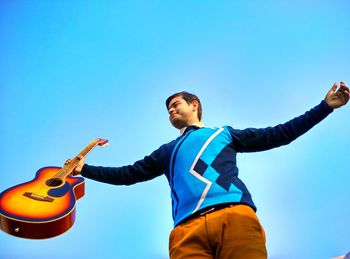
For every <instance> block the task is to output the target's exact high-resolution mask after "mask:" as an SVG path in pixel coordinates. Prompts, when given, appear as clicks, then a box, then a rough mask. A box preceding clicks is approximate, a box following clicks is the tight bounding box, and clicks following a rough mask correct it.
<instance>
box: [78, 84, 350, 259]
mask: <svg viewBox="0 0 350 259" xmlns="http://www.w3.org/2000/svg"><path fill="white" fill-rule="evenodd" d="M337 88H338V85H337V83H335V84H334V85H333V87H332V88H331V89H330V90H329V91H328V93H327V95H326V97H325V99H324V100H323V101H322V102H321V103H320V104H319V105H317V106H316V107H314V108H313V109H311V110H310V111H308V112H306V113H305V114H304V115H301V116H299V117H297V118H294V119H292V120H290V121H288V122H286V123H284V124H280V125H277V126H275V127H268V128H263V129H254V128H248V129H244V130H238V129H233V128H232V127H230V126H224V127H220V128H207V127H204V125H203V124H202V123H201V116H202V107H201V103H200V100H199V99H198V97H197V96H195V95H193V94H190V93H187V92H180V93H176V94H174V95H172V96H170V97H169V98H168V99H167V100H166V106H167V109H168V112H169V119H170V122H171V124H172V125H173V126H174V127H175V128H177V129H179V130H180V133H181V135H180V136H179V137H178V138H177V139H175V140H173V141H171V142H169V143H167V144H164V145H162V146H161V147H160V148H159V149H157V150H156V151H154V152H153V153H152V154H150V155H149V156H146V157H145V158H144V159H142V160H139V161H137V162H135V163H134V164H133V165H128V166H122V167H96V166H90V165H87V164H84V160H83V158H79V159H80V162H79V164H78V166H77V167H76V168H75V170H74V174H81V175H82V176H84V177H87V178H90V179H94V180H97V181H101V182H105V183H111V184H117V185H121V184H123V185H130V184H134V183H136V182H141V181H146V180H150V179H152V178H154V177H156V176H159V175H161V174H165V176H166V177H167V179H168V181H169V185H170V188H171V198H172V212H173V219H174V226H175V227H174V229H173V230H172V232H171V234H170V241H169V254H170V258H172V259H177V258H191V259H192V258H220V259H221V258H222V259H226V258H227V259H228V258H230V259H234V258H245V259H246V258H267V252H266V246H265V241H266V240H265V233H264V230H263V228H262V226H261V224H260V222H259V220H258V218H257V216H256V214H255V211H256V207H255V205H254V203H253V200H252V198H251V195H250V193H249V191H248V190H247V188H246V186H245V185H244V183H243V182H242V181H241V180H240V179H239V178H238V168H237V165H236V154H237V152H256V151H263V150H268V149H271V148H275V147H278V146H281V145H285V144H288V143H290V142H291V141H293V140H295V139H296V138H297V137H299V136H300V135H302V134H304V133H305V132H307V131H308V130H309V129H311V128H312V127H313V126H314V125H316V124H317V123H319V122H320V121H321V120H323V119H324V118H326V117H327V116H328V115H329V114H330V113H331V112H332V111H333V109H335V108H338V107H341V106H343V105H345V104H346V103H347V102H348V100H349V88H348V87H347V86H346V85H345V83H343V82H341V83H340V87H339V89H338V90H337Z"/></svg>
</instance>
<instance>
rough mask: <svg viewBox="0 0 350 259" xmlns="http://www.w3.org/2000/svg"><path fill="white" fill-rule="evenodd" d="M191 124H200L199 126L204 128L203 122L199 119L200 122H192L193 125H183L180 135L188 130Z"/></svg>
mask: <svg viewBox="0 0 350 259" xmlns="http://www.w3.org/2000/svg"><path fill="white" fill-rule="evenodd" d="M190 126H198V127H200V128H203V127H204V124H203V122H201V121H198V122H195V123H193V124H191V125H189V126H187V127H183V128H182V129H180V135H182V134H183V133H184V132H185V130H186V129H187V128H188V127H190Z"/></svg>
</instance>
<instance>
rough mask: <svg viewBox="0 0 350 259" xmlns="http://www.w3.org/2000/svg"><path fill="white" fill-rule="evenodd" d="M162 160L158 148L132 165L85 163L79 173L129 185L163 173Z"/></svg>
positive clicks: (87, 176)
mask: <svg viewBox="0 0 350 259" xmlns="http://www.w3.org/2000/svg"><path fill="white" fill-rule="evenodd" d="M163 162H164V160H163V157H162V151H161V150H160V149H158V150H156V151H154V152H153V153H152V154H150V155H149V156H145V157H144V159H142V160H139V161H137V162H135V163H134V164H133V165H127V166H121V167H103V166H92V165H87V164H85V165H84V166H83V169H82V171H81V175H82V176H84V177H86V178H89V179H92V180H96V181H99V182H104V183H109V184H116V185H131V184H135V183H137V182H143V181H147V180H151V179H153V178H155V177H157V176H160V175H161V174H162V173H163Z"/></svg>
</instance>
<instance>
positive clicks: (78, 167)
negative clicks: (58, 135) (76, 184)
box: [65, 156, 85, 175]
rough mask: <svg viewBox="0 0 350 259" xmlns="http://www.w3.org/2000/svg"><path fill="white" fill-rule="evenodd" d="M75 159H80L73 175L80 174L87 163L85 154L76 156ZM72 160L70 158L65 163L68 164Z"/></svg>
mask: <svg viewBox="0 0 350 259" xmlns="http://www.w3.org/2000/svg"><path fill="white" fill-rule="evenodd" d="M75 159H77V160H78V164H77V166H76V167H75V168H74V170H73V172H72V174H73V175H79V174H80V173H81V170H82V169H83V166H84V164H85V159H84V157H83V156H76V157H75ZM71 161H72V159H68V160H67V161H66V163H65V165H66V164H69V163H70V162H71Z"/></svg>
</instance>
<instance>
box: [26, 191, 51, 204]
mask: <svg viewBox="0 0 350 259" xmlns="http://www.w3.org/2000/svg"><path fill="white" fill-rule="evenodd" d="M23 195H24V196H26V197H28V198H31V199H33V200H37V201H46V202H53V201H54V200H55V199H53V198H50V197H48V196H46V197H44V196H41V195H38V194H35V193H32V192H25V193H23Z"/></svg>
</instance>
